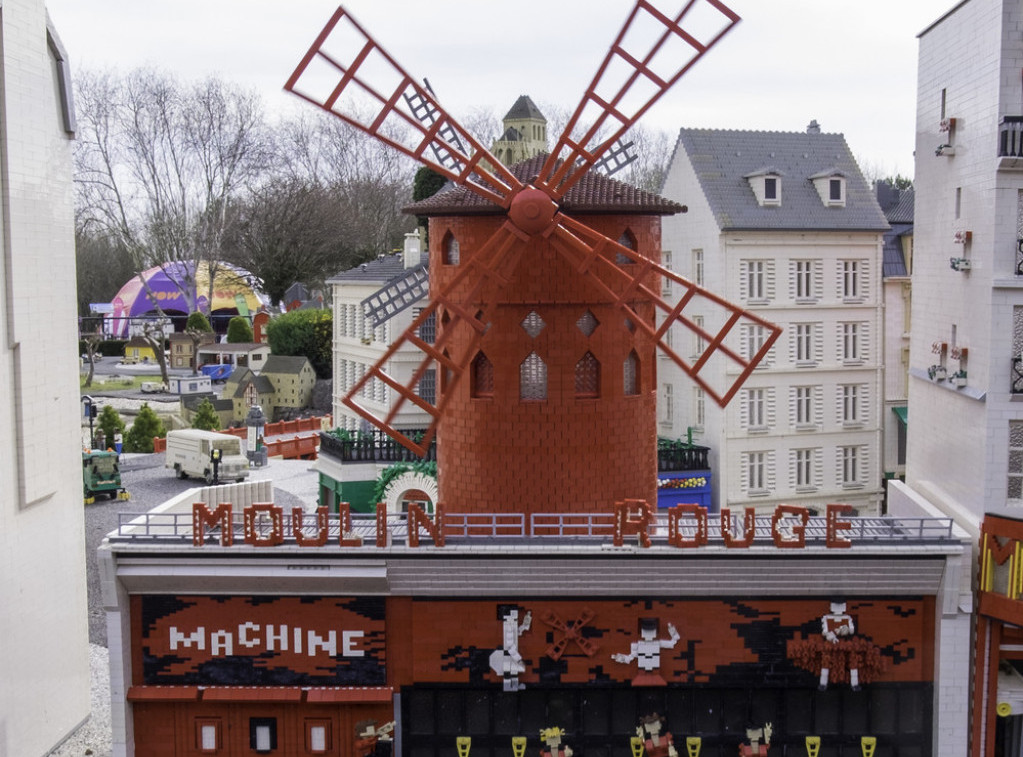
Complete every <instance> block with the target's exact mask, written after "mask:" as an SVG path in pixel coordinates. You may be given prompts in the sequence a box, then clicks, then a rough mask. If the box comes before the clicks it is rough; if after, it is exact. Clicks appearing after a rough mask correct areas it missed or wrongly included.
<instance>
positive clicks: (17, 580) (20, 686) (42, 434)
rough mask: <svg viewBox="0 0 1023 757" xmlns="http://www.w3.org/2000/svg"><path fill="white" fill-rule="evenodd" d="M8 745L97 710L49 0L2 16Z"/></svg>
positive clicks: (3, 628)
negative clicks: (92, 697)
mask: <svg viewBox="0 0 1023 757" xmlns="http://www.w3.org/2000/svg"><path fill="white" fill-rule="evenodd" d="M0 78H2V85H0V97H2V103H0V114H2V117H0V118H2V128H0V155H2V160H0V223H2V225H3V234H2V241H0V249H2V253H3V265H2V266H0V281H2V285H0V312H3V313H4V318H5V320H4V333H5V339H4V348H3V359H2V361H0V397H2V401H0V428H2V429H3V438H4V439H5V440H6V454H4V455H3V460H2V463H0V476H2V478H3V481H4V482H5V486H4V492H5V494H4V496H3V497H2V498H0V555H2V557H0V575H3V577H4V578H3V582H2V584H0V607H2V608H3V611H2V612H0V681H3V684H2V685H0V754H4V755H25V756H26V757H34V756H35V755H42V754H46V753H48V752H49V751H50V749H52V748H53V747H54V746H55V745H56V744H57V743H58V742H59V741H61V740H62V739H63V738H64V737H66V736H67V735H68V734H70V732H71V731H73V730H74V729H75V727H77V726H78V725H79V724H80V723H81V722H82V721H83V720H85V718H86V717H87V716H88V714H89V666H88V659H89V655H88V630H87V628H86V619H87V615H88V613H87V610H86V590H85V536H84V532H83V525H84V520H83V515H82V506H83V505H82V472H81V471H82V462H81V449H80V446H79V443H78V440H79V439H80V438H81V428H80V420H79V419H80V418H81V412H82V410H81V406H80V404H79V399H78V383H77V375H76V374H77V372H76V369H75V365H76V361H75V360H74V356H75V355H77V354H78V351H77V348H76V344H75V340H76V328H75V315H76V314H75V287H76V282H75V245H74V226H73V218H74V212H73V196H72V183H71V140H72V139H73V137H74V114H73V110H72V106H71V98H70V87H71V82H70V78H69V74H68V67H67V56H66V54H65V53H64V51H63V48H62V46H61V44H60V41H59V39H58V37H57V34H56V31H55V30H54V28H53V26H52V25H51V24H50V21H49V18H48V16H47V13H46V8H45V6H44V4H43V2H42V0H5V2H4V3H3V14H2V16H0Z"/></svg>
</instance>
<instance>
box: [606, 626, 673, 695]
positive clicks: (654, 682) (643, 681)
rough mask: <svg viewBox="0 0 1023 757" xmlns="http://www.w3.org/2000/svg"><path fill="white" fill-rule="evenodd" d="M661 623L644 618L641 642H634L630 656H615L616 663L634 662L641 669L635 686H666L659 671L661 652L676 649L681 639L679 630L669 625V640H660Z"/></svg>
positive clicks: (641, 627) (640, 627)
mask: <svg viewBox="0 0 1023 757" xmlns="http://www.w3.org/2000/svg"><path fill="white" fill-rule="evenodd" d="M659 626H660V623H659V621H658V620H657V618H642V619H640V621H639V637H640V638H639V641H634V642H632V646H631V649H630V650H629V653H628V654H620V653H619V654H613V655H611V659H613V660H614V661H615V662H620V663H622V664H628V663H630V662H632V661H633V660H635V661H636V665H637V666H638V667H639V674H638V675H637V676H636V677H635V678H633V679H632V685H633V686H664V685H666V684H665V681H664V679H663V678H662V677H661V674H660V673H658V672H657V671H658V670H659V669H660V667H661V650H662V649H674V648H675V645H676V644H678V640H679V639H680V638H681V637H680V636H679V633H678V629H676V628H675V626H674V625H672V624H671V623H669V624H668V636H669V637H670V638H667V639H658V638H657V635H658V631H659V630H660V628H659Z"/></svg>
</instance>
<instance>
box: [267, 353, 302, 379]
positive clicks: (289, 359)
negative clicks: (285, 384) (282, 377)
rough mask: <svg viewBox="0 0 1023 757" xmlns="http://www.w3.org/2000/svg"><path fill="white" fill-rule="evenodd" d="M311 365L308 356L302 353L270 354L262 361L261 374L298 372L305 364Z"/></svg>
mask: <svg viewBox="0 0 1023 757" xmlns="http://www.w3.org/2000/svg"><path fill="white" fill-rule="evenodd" d="M307 365H308V366H310V367H312V364H311V363H310V362H309V358H307V357H305V356H304V355H270V356H269V357H268V358H267V359H266V360H265V361H264V363H263V367H262V369H261V371H262V373H263V374H267V373H294V374H299V373H301V372H302V369H303V368H305V367H306V366H307Z"/></svg>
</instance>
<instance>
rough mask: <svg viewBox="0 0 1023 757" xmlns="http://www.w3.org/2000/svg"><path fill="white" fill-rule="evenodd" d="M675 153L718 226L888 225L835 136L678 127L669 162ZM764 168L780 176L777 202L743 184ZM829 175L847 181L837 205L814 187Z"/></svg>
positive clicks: (830, 227) (847, 227)
mask: <svg viewBox="0 0 1023 757" xmlns="http://www.w3.org/2000/svg"><path fill="white" fill-rule="evenodd" d="M682 153H684V154H685V155H687V156H688V157H689V160H690V161H691V163H692V166H693V170H694V171H695V173H696V177H697V180H698V181H699V183H700V187H701V189H702V190H703V194H704V196H705V197H706V198H707V202H708V203H709V205H710V208H711V211H712V212H713V214H714V217H715V219H716V220H717V223H718V226H719V227H720V228H721V229H722V230H724V229H748V230H774V229H777V230H806V229H813V230H832V231H837V230H843V231H853V230H855V231H882V230H884V229H887V228H888V223H887V221H886V220H885V217H884V214H883V213H882V212H881V208H880V207H879V206H878V203H877V199H876V198H875V197H874V192H873V190H872V189H871V187H870V185H869V184H868V183H867V181H866V179H864V178H863V174H862V173H860V169H859V167H858V166H857V165H856V161H855V159H854V158H853V156H852V153H851V152H850V151H849V147H848V145H847V144H846V142H845V137H844V136H843V135H842V134H823V133H808V132H775V131H742V130H729V129H681V130H680V131H679V136H678V141H677V143H676V145H675V156H673V157H672V161H673V162H674V160H675V159H676V158H677V157H678V156H679V155H680V154H682ZM767 173H770V174H773V175H778V176H781V177H782V191H781V198H782V201H781V205H779V206H769V207H762V206H761V205H760V204H758V202H757V200H756V197H755V196H754V194H753V189H752V188H751V187H750V184H749V181H748V178H749V177H751V176H757V175H764V174H767ZM835 175H839V176H843V177H845V179H846V202H845V206H844V207H828V206H826V205H825V204H824V203H822V202H821V199H820V195H818V194H817V190H816V188H815V187H814V185H813V181H812V180H813V179H814V178H823V177H827V176H835Z"/></svg>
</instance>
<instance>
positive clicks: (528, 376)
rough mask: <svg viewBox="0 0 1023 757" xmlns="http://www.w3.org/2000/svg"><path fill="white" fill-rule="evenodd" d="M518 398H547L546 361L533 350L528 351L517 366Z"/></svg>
mask: <svg viewBox="0 0 1023 757" xmlns="http://www.w3.org/2000/svg"><path fill="white" fill-rule="evenodd" d="M519 399H520V400H545V399H547V363H545V362H544V361H543V358H541V357H540V356H539V355H537V354H536V353H535V352H530V353H529V355H527V356H526V359H525V360H523V361H522V365H520V366H519Z"/></svg>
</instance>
